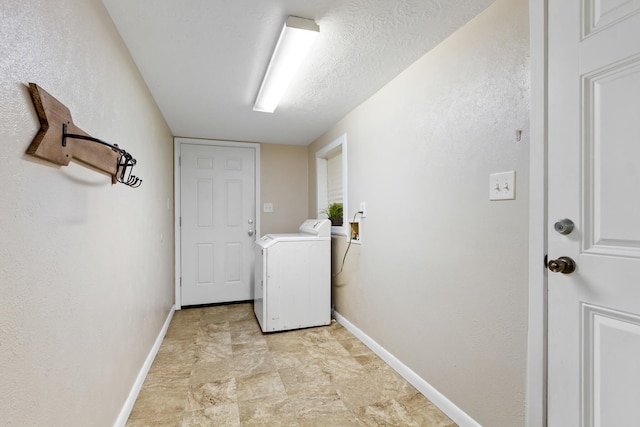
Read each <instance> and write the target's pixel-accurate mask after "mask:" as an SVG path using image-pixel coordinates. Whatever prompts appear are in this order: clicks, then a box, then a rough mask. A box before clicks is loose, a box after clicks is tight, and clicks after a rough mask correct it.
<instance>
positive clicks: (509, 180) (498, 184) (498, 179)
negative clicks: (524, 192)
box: [489, 171, 516, 200]
mask: <svg viewBox="0 0 640 427" xmlns="http://www.w3.org/2000/svg"><path fill="white" fill-rule="evenodd" d="M515 198H516V172H515V171H508V172H498V173H492V174H491V175H489V200H513V199H515Z"/></svg>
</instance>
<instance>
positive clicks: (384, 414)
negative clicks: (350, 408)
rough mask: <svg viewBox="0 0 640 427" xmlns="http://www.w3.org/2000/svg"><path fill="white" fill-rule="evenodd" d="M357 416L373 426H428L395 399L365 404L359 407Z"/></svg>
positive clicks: (364, 422) (365, 423)
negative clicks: (420, 422) (417, 419)
mask: <svg viewBox="0 0 640 427" xmlns="http://www.w3.org/2000/svg"><path fill="white" fill-rule="evenodd" d="M357 417H358V420H360V421H361V422H362V423H363V424H364V425H366V426H371V427H378V426H399V427H400V426H401V427H427V426H423V425H421V424H419V423H418V421H416V420H415V419H414V418H413V417H412V416H411V415H410V414H409V412H407V410H406V409H405V408H404V407H403V406H402V405H401V404H400V403H398V401H396V400H395V399H391V400H387V401H384V402H379V403H376V404H373V405H368V406H363V407H361V408H359V409H358V411H357ZM428 427H430V426H428Z"/></svg>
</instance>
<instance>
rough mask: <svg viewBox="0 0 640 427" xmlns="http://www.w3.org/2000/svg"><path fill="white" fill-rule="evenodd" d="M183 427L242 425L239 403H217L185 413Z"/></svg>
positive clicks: (231, 426) (228, 426)
mask: <svg viewBox="0 0 640 427" xmlns="http://www.w3.org/2000/svg"><path fill="white" fill-rule="evenodd" d="M179 425H180V426H181V427H213V426H224V427H240V426H241V424H240V414H239V412H238V404H237V403H227V404H224V405H216V406H212V407H209V408H206V409H203V410H199V411H193V412H189V413H187V414H185V415H184V417H183V418H182V422H181V423H180V424H179Z"/></svg>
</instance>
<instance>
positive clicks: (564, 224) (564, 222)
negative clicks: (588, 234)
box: [553, 218, 574, 235]
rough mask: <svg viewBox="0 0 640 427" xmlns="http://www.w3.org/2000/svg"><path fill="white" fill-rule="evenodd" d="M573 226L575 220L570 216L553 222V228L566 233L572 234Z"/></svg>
mask: <svg viewBox="0 0 640 427" xmlns="http://www.w3.org/2000/svg"><path fill="white" fill-rule="evenodd" d="M573 227H574V224H573V221H571V220H570V219H569V218H565V219H561V220H560V221H558V222H556V223H555V224H553V228H554V229H555V230H556V231H557V232H558V233H560V234H564V235H567V234H571V232H572V231H573Z"/></svg>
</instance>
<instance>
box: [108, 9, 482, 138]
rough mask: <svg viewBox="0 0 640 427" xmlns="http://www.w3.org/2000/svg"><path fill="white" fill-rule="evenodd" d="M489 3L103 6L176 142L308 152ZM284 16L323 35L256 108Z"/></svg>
mask: <svg viewBox="0 0 640 427" xmlns="http://www.w3.org/2000/svg"><path fill="white" fill-rule="evenodd" d="M492 2H493V0H403V1H396V0H182V1H176V0H103V3H104V4H105V6H106V8H107V10H108V11H109V13H110V15H111V17H112V18H113V21H114V22H115V24H116V26H117V28H118V30H119V32H120V34H121V35H122V38H123V39H124V41H125V43H126V45H127V47H128V48H129V50H130V52H131V55H132V56H133V59H134V60H135V62H136V64H137V66H138V68H139V69H140V72H141V73H142V76H143V77H144V79H145V81H146V83H147V85H148V86H149V89H150V90H151V93H152V95H153V97H154V98H155V100H156V102H157V103H158V106H159V107H160V110H161V111H162V113H163V115H164V117H165V118H166V120H167V122H168V124H169V126H170V127H171V130H172V132H173V134H174V135H176V136H184V137H193V138H210V139H224V140H235V141H252V142H266V143H281V144H293V145H307V144H309V143H311V142H312V141H313V140H314V139H315V138H317V137H318V136H320V135H322V134H323V133H324V132H325V131H326V130H327V129H328V128H329V127H331V126H332V125H333V124H334V123H336V122H337V121H338V120H340V119H341V118H342V117H344V116H345V115H346V114H347V113H348V112H349V111H351V110H353V109H354V108H355V107H357V106H358V105H359V104H360V103H362V102H363V101H365V100H366V99H367V98H369V97H370V96H371V95H373V94H374V93H375V92H376V91H377V90H378V89H380V88H381V87H382V86H384V85H385V84H386V83H387V82H389V81H390V80H391V79H393V78H394V77H395V76H397V75H398V74H399V73H400V72H401V71H402V70H404V69H405V68H407V67H408V66H409V65H410V64H412V63H413V62H415V61H416V60H417V59H418V58H420V57H421V56H422V55H424V54H425V53H426V52H427V51H429V50H430V49H431V48H433V47H434V46H435V45H437V44H438V43H440V42H441V41H442V40H443V39H445V38H446V37H447V36H449V35H450V34H452V33H453V32H454V31H455V30H457V29H458V28H460V27H461V26H462V25H464V24H465V23H466V22H468V21H469V20H470V19H471V18H473V17H474V16H476V15H477V14H478V13H479V12H480V11H482V10H483V9H485V8H486V7H487V6H488V5H489V4H491V3H492ZM288 15H296V16H300V17H304V18H310V19H314V20H315V21H316V22H317V23H318V25H319V26H320V35H319V36H318V38H317V39H316V42H315V44H314V46H313V48H312V51H311V52H310V54H309V55H308V56H307V58H306V60H305V62H304V63H303V65H302V66H301V68H300V70H299V72H298V74H297V76H296V79H295V80H294V81H293V82H292V84H291V86H290V87H289V89H288V91H287V93H286V94H285V96H284V97H283V99H282V101H281V103H280V105H279V106H278V108H277V109H276V111H275V113H273V114H269V113H259V112H254V111H253V102H254V100H255V97H256V94H257V92H258V89H259V88H260V83H261V80H262V77H263V75H264V72H265V69H266V66H267V64H268V62H269V58H270V56H271V52H272V51H273V48H274V46H275V43H276V41H277V39H278V36H279V34H280V30H281V28H282V25H283V23H284V21H285V19H286V17H287V16H288Z"/></svg>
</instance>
